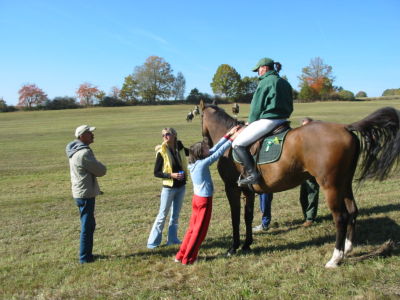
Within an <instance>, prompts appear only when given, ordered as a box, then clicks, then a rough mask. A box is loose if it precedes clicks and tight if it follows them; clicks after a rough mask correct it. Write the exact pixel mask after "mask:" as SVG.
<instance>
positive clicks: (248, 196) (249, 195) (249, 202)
mask: <svg viewBox="0 0 400 300" xmlns="http://www.w3.org/2000/svg"><path fill="white" fill-rule="evenodd" d="M243 194H244V196H245V206H244V220H245V224H246V241H245V242H244V244H243V247H242V249H243V250H244V251H250V245H251V244H253V217H254V193H253V192H251V191H249V190H244V191H243Z"/></svg>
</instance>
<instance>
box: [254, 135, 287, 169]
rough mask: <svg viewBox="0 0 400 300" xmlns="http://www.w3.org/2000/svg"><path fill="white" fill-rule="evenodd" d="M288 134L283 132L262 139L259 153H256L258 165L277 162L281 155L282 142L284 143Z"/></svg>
mask: <svg viewBox="0 0 400 300" xmlns="http://www.w3.org/2000/svg"><path fill="white" fill-rule="evenodd" d="M288 132H289V130H285V131H283V132H281V133H278V134H275V135H271V136H268V137H266V138H265V139H264V141H263V143H262V146H261V148H260V152H259V153H258V160H257V164H258V165H262V164H269V163H273V162H275V161H277V160H279V158H280V157H281V153H282V147H283V142H284V141H285V137H286V134H287V133H288ZM256 159H257V157H256V156H254V160H256Z"/></svg>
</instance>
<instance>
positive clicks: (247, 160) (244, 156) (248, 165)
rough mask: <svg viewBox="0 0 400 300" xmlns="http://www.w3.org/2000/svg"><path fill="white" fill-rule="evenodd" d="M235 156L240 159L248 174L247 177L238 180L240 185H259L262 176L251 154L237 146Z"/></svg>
mask: <svg viewBox="0 0 400 300" xmlns="http://www.w3.org/2000/svg"><path fill="white" fill-rule="evenodd" d="M233 150H234V151H235V154H236V155H237V157H238V158H239V160H240V161H241V162H242V163H243V167H244V169H245V171H246V173H247V177H246V178H243V179H239V180H238V184H239V185H247V184H257V183H258V180H259V178H260V174H258V172H257V169H256V166H255V163H254V159H253V157H252V156H251V154H250V153H249V151H248V150H247V149H246V147H244V146H235V147H234V149H233Z"/></svg>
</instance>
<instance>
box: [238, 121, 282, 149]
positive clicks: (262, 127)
mask: <svg viewBox="0 0 400 300" xmlns="http://www.w3.org/2000/svg"><path fill="white" fill-rule="evenodd" d="M285 121H286V119H260V120H257V121H254V122H253V123H250V124H249V125H248V126H247V127H246V128H245V129H243V131H242V132H241V133H240V134H239V136H238V137H237V138H236V139H235V140H234V141H233V143H232V147H233V148H235V146H245V147H246V146H248V145H250V144H251V143H252V142H254V141H256V140H258V139H259V138H260V137H262V136H263V135H266V134H267V133H269V132H270V131H271V130H272V129H274V128H275V127H276V126H278V125H279V124H282V123H283V122H285Z"/></svg>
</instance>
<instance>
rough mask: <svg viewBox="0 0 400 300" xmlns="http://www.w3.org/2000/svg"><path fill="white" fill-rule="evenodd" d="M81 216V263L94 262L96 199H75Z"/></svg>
mask: <svg viewBox="0 0 400 300" xmlns="http://www.w3.org/2000/svg"><path fill="white" fill-rule="evenodd" d="M75 201H76V205H77V206H78V208H79V212H80V216H81V236H80V249H79V262H80V263H87V262H92V261H93V253H92V251H93V233H94V230H95V228H96V221H95V219H94V207H95V202H96V198H75Z"/></svg>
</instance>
